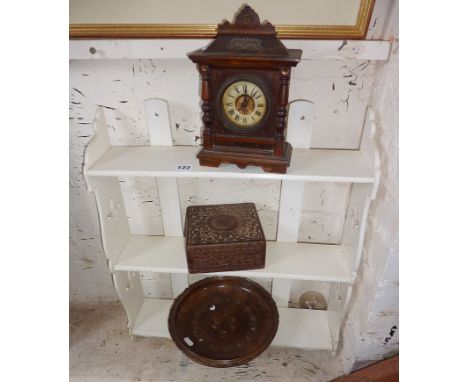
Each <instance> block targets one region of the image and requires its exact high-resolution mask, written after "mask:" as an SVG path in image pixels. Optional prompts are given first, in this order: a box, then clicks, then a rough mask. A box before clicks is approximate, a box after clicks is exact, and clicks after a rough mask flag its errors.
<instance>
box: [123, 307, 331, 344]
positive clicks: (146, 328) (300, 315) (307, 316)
mask: <svg viewBox="0 0 468 382" xmlns="http://www.w3.org/2000/svg"><path fill="white" fill-rule="evenodd" d="M172 302H173V300H162V299H148V298H145V299H144V300H143V304H142V306H141V308H140V311H139V313H138V316H137V319H136V321H135V325H134V326H133V328H131V333H132V334H133V335H136V336H144V337H165V338H170V335H169V330H168V327H167V318H168V317H169V309H170V308H171V305H172ZM278 311H279V327H278V332H277V333H276V337H275V339H274V340H273V343H272V346H285V347H292V348H300V349H310V350H319V349H320V350H333V343H332V338H331V334H330V329H329V324H328V312H327V311H321V310H307V309H289V308H278Z"/></svg>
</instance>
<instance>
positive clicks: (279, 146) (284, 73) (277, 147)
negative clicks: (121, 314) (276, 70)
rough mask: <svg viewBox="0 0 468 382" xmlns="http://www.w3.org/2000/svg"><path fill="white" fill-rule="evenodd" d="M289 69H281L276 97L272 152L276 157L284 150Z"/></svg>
mask: <svg viewBox="0 0 468 382" xmlns="http://www.w3.org/2000/svg"><path fill="white" fill-rule="evenodd" d="M290 75H291V69H290V68H282V69H281V72H280V90H279V95H278V111H277V113H276V116H277V122H276V133H275V143H274V147H273V152H274V154H275V155H277V156H282V155H283V149H284V130H285V129H286V120H287V117H288V97H289V78H290Z"/></svg>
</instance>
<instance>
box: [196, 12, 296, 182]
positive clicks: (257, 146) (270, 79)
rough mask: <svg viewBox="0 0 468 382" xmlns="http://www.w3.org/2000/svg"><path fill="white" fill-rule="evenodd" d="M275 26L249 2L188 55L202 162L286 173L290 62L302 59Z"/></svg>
mask: <svg viewBox="0 0 468 382" xmlns="http://www.w3.org/2000/svg"><path fill="white" fill-rule="evenodd" d="M301 54H302V51H301V50H299V49H287V48H286V47H285V46H284V45H283V44H282V43H281V41H280V40H279V39H278V38H277V36H276V30H275V27H274V26H273V25H272V24H271V23H269V22H263V23H260V18H259V16H258V15H257V13H255V11H254V10H253V9H252V8H250V7H249V6H248V5H246V6H244V7H243V8H242V9H241V10H240V11H239V13H238V14H237V16H236V17H235V20H234V22H233V23H232V24H231V23H230V22H228V21H225V22H224V23H222V24H219V26H218V33H217V35H216V37H215V39H214V41H213V42H212V43H211V44H210V45H209V46H208V47H207V48H206V49H204V50H203V49H199V50H197V51H194V52H191V53H189V54H188V57H189V58H190V59H191V60H192V61H193V62H195V63H196V64H197V67H198V71H199V72H200V75H201V98H202V101H203V103H202V111H203V124H204V129H203V148H202V150H201V151H200V152H199V153H198V155H197V157H198V159H199V161H200V165H202V166H212V167H218V166H219V165H220V164H221V163H234V164H236V165H237V166H239V167H240V168H245V167H246V166H248V165H255V166H260V167H262V168H263V170H264V171H267V172H276V173H285V172H286V169H287V167H288V166H289V163H290V160H291V153H292V148H291V145H290V144H289V143H288V142H286V140H285V129H286V121H287V114H288V95H289V78H290V75H291V67H293V66H296V65H297V64H298V63H299V61H300V58H301Z"/></svg>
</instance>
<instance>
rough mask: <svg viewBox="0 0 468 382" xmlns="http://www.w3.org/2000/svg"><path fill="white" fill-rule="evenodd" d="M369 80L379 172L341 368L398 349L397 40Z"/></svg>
mask: <svg viewBox="0 0 468 382" xmlns="http://www.w3.org/2000/svg"><path fill="white" fill-rule="evenodd" d="M374 86H375V88H374V94H373V96H372V99H371V104H373V106H374V108H375V114H376V124H377V131H376V143H377V146H378V148H379V150H380V155H381V162H382V164H381V170H382V178H381V182H380V187H379V191H378V193H377V197H376V200H375V201H374V202H373V203H372V205H371V211H370V214H369V224H368V228H367V232H366V239H365V244H364V253H363V259H362V263H361V267H360V271H359V274H358V281H357V282H356V287H355V289H354V293H353V297H352V300H351V304H350V307H351V309H350V311H349V314H348V318H347V320H346V324H345V326H344V330H343V333H342V336H343V349H342V355H343V358H344V360H345V361H346V363H347V367H345V369H347V370H350V369H351V368H356V367H359V366H362V365H363V364H365V363H367V362H369V361H372V360H378V359H382V358H384V357H385V356H388V355H390V354H392V353H394V352H397V351H398V333H399V323H398V311H399V309H398V41H395V42H394V43H393V44H392V50H391V57H390V59H389V61H388V62H384V63H381V64H378V66H377V70H376V81H375V85H374Z"/></svg>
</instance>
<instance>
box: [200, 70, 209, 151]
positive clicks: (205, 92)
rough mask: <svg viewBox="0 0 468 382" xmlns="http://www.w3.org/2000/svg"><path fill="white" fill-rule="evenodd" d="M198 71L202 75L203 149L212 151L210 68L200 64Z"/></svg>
mask: <svg viewBox="0 0 468 382" xmlns="http://www.w3.org/2000/svg"><path fill="white" fill-rule="evenodd" d="M198 71H199V72H200V75H201V80H202V83H201V99H202V101H203V103H202V110H203V117H202V120H203V147H204V148H205V149H211V148H212V147H213V136H212V133H211V123H212V122H213V119H212V115H211V112H212V110H213V109H212V107H211V94H210V89H209V83H208V80H209V77H210V67H209V66H208V65H203V64H200V65H198Z"/></svg>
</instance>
